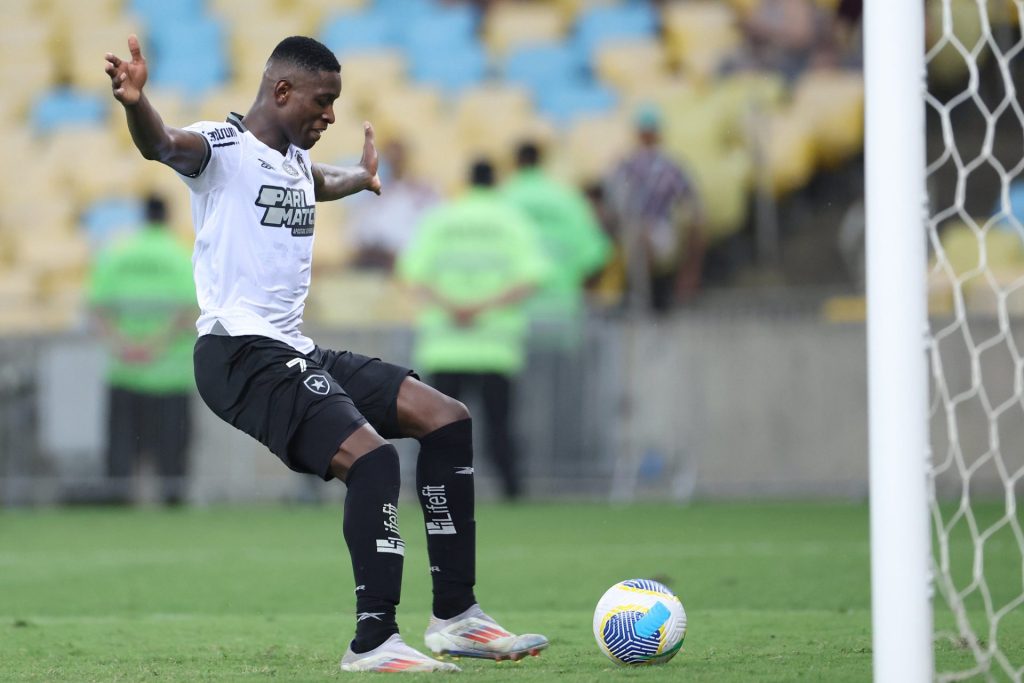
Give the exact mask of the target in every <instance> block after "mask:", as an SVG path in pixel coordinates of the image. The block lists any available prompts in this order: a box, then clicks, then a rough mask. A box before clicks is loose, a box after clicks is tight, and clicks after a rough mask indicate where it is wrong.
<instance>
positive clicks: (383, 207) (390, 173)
mask: <svg viewBox="0 0 1024 683" xmlns="http://www.w3.org/2000/svg"><path fill="white" fill-rule="evenodd" d="M381 161H382V164H381V173H380V175H381V180H382V182H384V183H386V184H387V191H386V192H384V193H382V194H381V195H380V197H376V196H375V197H374V198H373V201H367V200H366V199H361V200H357V201H354V202H353V204H352V220H351V225H352V239H353V240H354V242H355V248H356V254H355V258H354V261H353V263H352V265H353V266H354V267H356V268H368V269H379V270H384V271H387V272H389V273H390V272H391V271H392V270H393V269H394V265H395V258H396V257H397V256H398V254H399V253H400V252H401V251H402V250H403V249H405V247H406V246H407V245H408V244H409V241H410V240H411V239H412V235H413V230H414V229H415V227H416V225H417V224H418V223H419V222H420V219H421V218H422V217H423V214H424V213H425V212H426V211H427V209H429V208H431V207H432V206H434V205H435V204H437V202H438V201H439V199H440V197H439V196H438V194H437V192H436V191H435V190H434V188H432V187H431V186H430V185H428V184H427V183H425V182H423V181H421V180H419V179H417V178H415V177H413V176H412V175H411V174H409V172H408V150H407V149H406V147H405V144H404V143H402V142H400V141H397V140H394V141H391V142H389V143H388V144H386V145H384V148H383V149H382V150H381Z"/></svg>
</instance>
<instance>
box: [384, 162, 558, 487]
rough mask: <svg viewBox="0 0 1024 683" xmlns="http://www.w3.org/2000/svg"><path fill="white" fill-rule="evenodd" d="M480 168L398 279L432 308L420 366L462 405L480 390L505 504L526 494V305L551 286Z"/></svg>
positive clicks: (424, 324)
mask: <svg viewBox="0 0 1024 683" xmlns="http://www.w3.org/2000/svg"><path fill="white" fill-rule="evenodd" d="M494 185H495V179H494V168H493V166H492V165H491V164H490V163H489V162H487V161H482V160H481V161H477V162H475V163H474V164H473V165H472V168H471V170H470V189H469V191H468V192H467V193H466V195H465V196H463V197H461V198H459V199H457V200H455V201H453V202H450V203H448V204H444V205H442V206H440V207H437V208H435V209H433V210H432V211H431V212H429V213H428V214H427V215H426V216H424V218H423V221H422V223H421V224H420V226H419V228H418V229H417V231H416V234H415V236H414V237H413V240H412V243H411V244H410V245H409V246H408V247H407V248H406V250H405V251H404V252H403V253H402V254H401V255H400V257H399V260H398V268H397V273H398V275H399V277H401V278H402V279H403V280H405V281H406V282H408V283H409V284H411V285H412V286H413V287H414V288H415V289H416V290H417V291H418V292H419V293H420V294H421V296H422V298H423V300H424V302H425V305H424V307H423V308H422V310H421V312H420V315H419V320H418V330H417V337H416V343H415V347H414V358H415V365H416V366H417V367H421V368H423V370H424V371H426V372H427V373H429V374H430V375H431V384H432V385H433V386H434V387H435V388H436V389H438V390H439V391H441V392H443V393H445V394H448V395H449V396H451V397H453V398H456V399H460V400H461V398H462V397H463V396H465V394H466V393H467V390H469V389H478V390H479V392H480V397H481V400H482V403H483V409H484V414H485V416H486V423H485V426H486V428H487V432H486V443H487V446H488V452H489V454H490V456H491V457H492V458H493V459H494V462H495V464H496V465H497V468H498V471H499V473H500V475H501V483H502V492H503V494H504V496H505V497H506V498H507V499H515V498H517V497H519V496H520V495H522V493H523V483H522V477H521V475H520V472H519V466H518V463H517V461H516V448H515V443H514V441H515V440H514V437H513V433H512V390H513V379H514V378H515V377H516V376H517V375H518V374H519V372H520V371H521V370H522V368H523V365H524V363H525V356H526V348H525V347H526V335H527V332H528V320H527V314H526V301H527V299H528V297H529V296H530V295H531V294H533V293H534V291H535V290H536V289H537V287H538V286H539V285H540V284H541V283H542V282H544V281H545V278H547V276H548V273H549V271H550V265H549V263H548V259H547V257H546V256H545V254H544V250H543V248H542V246H541V245H540V243H539V242H538V240H537V237H536V233H535V231H534V228H533V226H532V225H531V224H530V222H529V219H528V218H526V217H525V216H524V215H522V214H521V213H520V212H519V211H518V210H517V209H516V208H515V207H513V206H511V205H510V204H509V203H508V202H507V201H506V200H505V199H504V198H503V197H502V196H501V195H500V194H499V193H498V192H497V190H496V189H495V188H494Z"/></svg>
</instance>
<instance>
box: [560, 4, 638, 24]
mask: <svg viewBox="0 0 1024 683" xmlns="http://www.w3.org/2000/svg"><path fill="white" fill-rule="evenodd" d="M549 1H550V2H554V4H555V6H556V7H557V8H558V10H559V11H560V12H561V13H562V16H564V17H565V18H566V19H567V20H569V21H572V20H573V19H575V18H576V16H577V15H578V14H579V13H580V12H581V11H583V9H584V8H586V9H591V8H594V7H606V6H608V5H617V4H619V3H620V2H621V0H549Z"/></svg>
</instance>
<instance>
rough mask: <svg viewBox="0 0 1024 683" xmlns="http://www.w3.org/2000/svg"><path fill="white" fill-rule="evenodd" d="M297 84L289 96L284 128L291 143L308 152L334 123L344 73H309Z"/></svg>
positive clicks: (294, 84)
mask: <svg viewBox="0 0 1024 683" xmlns="http://www.w3.org/2000/svg"><path fill="white" fill-rule="evenodd" d="M295 81H296V82H294V83H293V84H292V90H291V92H290V93H289V98H288V105H287V111H286V114H285V127H286V130H287V134H288V141H289V142H291V143H292V144H293V145H295V146H296V147H300V148H302V149H309V148H310V147H312V146H313V145H315V144H316V142H317V140H319V139H320V136H322V135H323V134H324V131H326V130H327V126H329V125H331V124H332V123H334V101H335V100H337V99H338V96H339V95H340V94H341V74H339V73H335V72H333V71H319V72H316V73H308V72H307V73H303V74H302V75H301V76H300V77H299V78H296V79H295Z"/></svg>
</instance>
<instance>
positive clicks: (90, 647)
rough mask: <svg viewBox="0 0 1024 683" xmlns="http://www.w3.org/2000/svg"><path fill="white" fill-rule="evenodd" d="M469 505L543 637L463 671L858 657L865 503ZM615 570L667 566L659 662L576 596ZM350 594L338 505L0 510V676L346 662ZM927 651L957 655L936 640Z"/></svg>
mask: <svg viewBox="0 0 1024 683" xmlns="http://www.w3.org/2000/svg"><path fill="white" fill-rule="evenodd" d="M402 514H403V518H402V524H403V530H404V531H403V535H404V536H405V538H406V542H407V552H406V564H405V584H404V587H403V599H402V604H401V606H400V607H399V623H400V626H401V628H402V632H403V635H404V636H405V638H406V639H407V641H408V642H409V643H410V644H412V645H413V646H415V647H420V648H422V630H423V628H424V627H425V623H426V620H427V616H428V613H429V605H430V602H429V576H428V572H427V560H426V553H425V549H424V538H423V532H422V527H421V524H420V520H421V517H420V513H419V511H418V510H417V509H416V505H415V503H414V502H412V501H403V503H402ZM477 519H478V527H479V538H478V545H479V565H478V580H479V582H478V583H479V585H478V597H479V598H480V600H481V603H482V604H483V606H484V608H485V609H486V610H488V611H489V612H490V613H491V614H492V615H494V616H495V617H497V618H498V619H499V621H500V622H501V623H502V624H504V625H505V626H507V627H508V628H511V629H513V630H518V631H537V632H542V633H545V634H547V635H548V636H549V638H550V639H551V647H550V649H549V650H547V651H546V652H545V653H544V654H543V655H542V656H541V657H539V658H534V657H530V658H527V659H526V660H524V661H521V662H502V663H498V664H496V663H493V662H483V661H478V660H465V659H463V660H460V661H459V664H460V665H461V666H462V667H463V672H464V673H463V674H462V678H464V679H467V680H480V681H531V682H539V681H551V680H555V679H556V678H557V680H559V681H601V680H644V681H684V680H685V681H714V682H716V683H719V682H723V681H744V682H748V681H832V682H835V681H865V680H869V679H870V676H871V633H870V611H869V606H870V589H869V579H868V576H869V555H868V512H867V507H866V506H865V505H863V504H854V503H794V504H783V503H773V504H732V503H729V504H722V503H714V504H712V503H706V504H704V503H702V504H694V505H688V506H673V505H665V504H642V505H633V506H625V507H614V506H606V505H598V504H593V503H575V502H564V503H559V504H553V503H552V504H532V503H531V504H523V505H518V506H506V505H482V506H481V507H480V509H479V510H478V514H477ZM1014 553H1017V556H1016V557H1017V559H1016V562H1017V563H1018V565H1019V562H1020V558H1019V550H1018V549H1017V548H1016V547H1015V546H1012V545H1011V544H1007V545H1006V547H1005V556H1006V557H1005V559H1006V560H1007V561H1008V564H1009V565H1011V566H1012V564H1013V557H1014ZM968 559H969V558H968ZM996 559H998V558H993V561H992V563H991V564H992V565H993V566H995V565H996V562H995V560H996ZM993 571H995V572H997V573H996V575H995V576H994V577H993V579H992V580H993V581H994V582H995V584H996V585H998V586H1002V585H1003V583H1004V581H1003V579H1004V578H1005V579H1007V581H1006V582H1005V583H1006V584H1010V583H1012V581H1009V579H1010V578H1012V577H1011V576H1009V575H1007V576H1005V577H1001V576H1000V575H999V574H998V570H995V569H994V570H993ZM1017 572H1018V574H1017V581H1018V583H1017V586H1016V590H1017V594H1019V591H1020V584H1019V569H1018V570H1017ZM633 577H650V578H659V579H661V580H663V581H666V582H667V583H668V584H669V585H670V586H671V587H672V588H673V589H674V590H675V591H676V592H677V593H678V594H679V596H680V598H681V599H682V601H683V604H684V606H685V607H686V610H687V615H688V617H689V622H690V626H689V629H688V632H687V637H686V642H685V644H684V646H683V650H682V652H681V653H680V654H679V655H678V656H677V657H676V658H675V659H674V660H673V661H671V662H669V663H668V664H667V665H665V666H660V667H641V668H623V667H617V666H615V665H613V664H612V663H611V662H609V661H608V660H607V659H605V657H604V656H603V655H602V654H601V653H600V652H599V651H598V649H597V646H596V645H595V643H594V640H593V636H592V634H591V618H592V611H593V608H594V604H595V603H596V602H597V599H598V598H599V597H600V596H601V594H602V593H603V592H604V590H605V589H606V588H608V586H610V585H611V584H613V583H615V582H616V581H619V580H622V579H626V578H633ZM1006 590H1007V591H1009V594H1010V595H1013V594H1014V593H1013V592H1012V586H1010V587H1008V588H1007V589H1006ZM353 608H354V601H353V597H352V575H351V569H350V565H349V561H348V555H347V553H346V552H345V548H344V543H343V540H342V535H341V510H340V506H337V505H327V506H315V507H276V506H267V507H215V508H205V509H203V508H201V509H184V510H173V511H164V510H155V509H143V510H135V511H132V510H118V509H54V510H43V511H4V512H0V680H12V681H200V680H202V681H235V680H270V679H273V680H275V681H313V680H323V679H330V678H334V679H338V678H342V679H343V678H345V677H350V676H352V674H344V673H342V672H341V671H340V670H339V669H338V659H339V657H340V656H341V654H342V653H343V651H344V649H345V646H346V643H347V641H348V639H349V638H350V637H351V633H352V613H353ZM936 619H937V621H939V622H940V623H943V622H944V621H945V622H946V623H949V618H948V615H947V614H944V613H938V614H937V616H936ZM1000 638H1001V640H1002V639H1003V638H1006V639H1007V640H1006V641H1005V643H1006V644H1005V645H1004V647H1007V648H1010V649H1009V650H1008V651H1010V652H1014V651H1016V652H1018V653H1019V652H1021V651H1024V623H1022V620H1021V619H1020V618H1018V617H1016V616H1013V615H1011V617H1008V618H1007V619H1005V620H1004V621H1003V623H1002V624H1001V625H1000ZM1014 648H1015V649H1014ZM937 658H938V666H939V667H940V668H944V667H945V668H948V667H949V666H953V665H966V664H968V663H969V662H971V661H972V659H971V657H970V654H969V653H968V652H967V651H965V650H964V649H963V648H958V647H956V646H955V645H954V644H952V643H950V642H947V641H943V640H940V641H939V642H938V644H937ZM1018 664H1019V663H1018ZM467 674H468V676H467ZM411 676H412V678H413V679H415V678H416V677H417V676H419V677H427V676H431V674H418V675H411ZM362 678H366V676H365V675H364V676H362Z"/></svg>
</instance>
